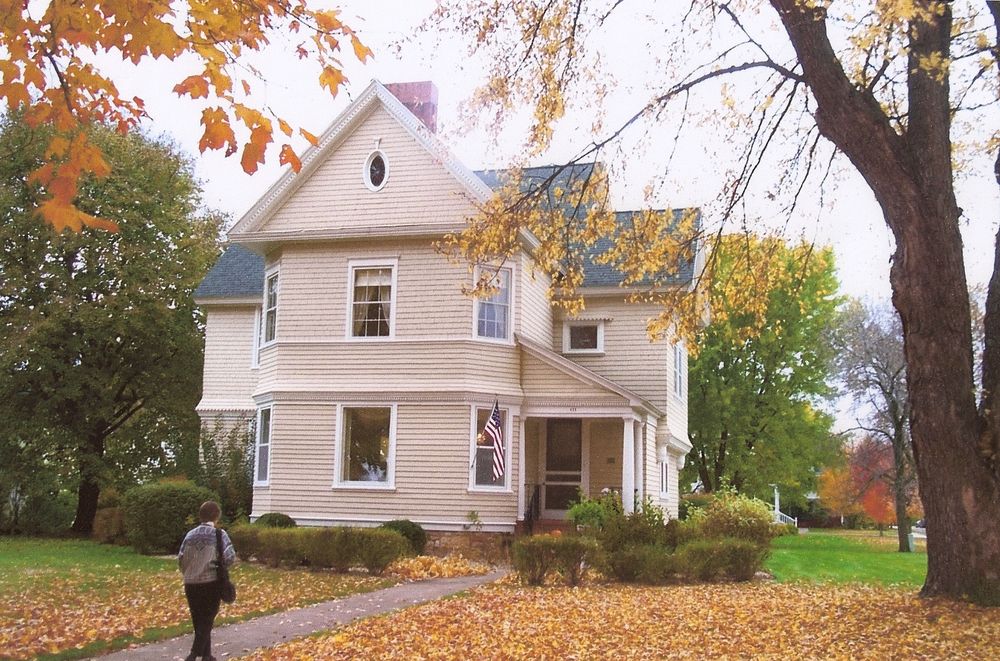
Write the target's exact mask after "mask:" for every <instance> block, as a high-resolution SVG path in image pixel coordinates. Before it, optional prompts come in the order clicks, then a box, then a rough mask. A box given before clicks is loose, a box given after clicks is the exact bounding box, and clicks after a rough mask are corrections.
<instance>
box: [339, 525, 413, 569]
mask: <svg viewBox="0 0 1000 661" xmlns="http://www.w3.org/2000/svg"><path fill="white" fill-rule="evenodd" d="M352 533H353V534H354V536H355V539H356V540H357V557H358V560H359V561H360V562H361V564H362V565H364V567H365V569H367V570H368V573H369V574H371V575H373V576H381V575H382V572H384V571H385V570H386V567H388V566H389V565H391V564H392V563H393V562H395V561H396V560H398V559H399V558H401V557H403V556H404V555H406V553H407V551H409V550H410V542H409V541H407V539H406V538H405V537H403V535H401V534H400V533H398V532H396V531H395V530H386V529H384V528H355V529H353V530H352Z"/></svg>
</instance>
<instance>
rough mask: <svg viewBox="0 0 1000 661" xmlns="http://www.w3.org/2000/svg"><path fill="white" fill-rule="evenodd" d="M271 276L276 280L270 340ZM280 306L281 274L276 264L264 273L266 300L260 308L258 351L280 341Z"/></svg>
mask: <svg viewBox="0 0 1000 661" xmlns="http://www.w3.org/2000/svg"><path fill="white" fill-rule="evenodd" d="M271 278H275V281H274V282H275V285H274V337H272V338H271V339H270V340H268V339H267V312H268V307H267V284H268V282H269V281H270V280H271ZM280 307H281V275H280V273H279V272H278V267H277V266H274V267H272V268H270V269H268V270H267V271H266V272H265V273H264V300H263V301H261V305H260V310H261V313H260V339H261V342H260V345H259V348H258V351H259V350H260V349H265V348H267V347H269V346H271V345H272V344H274V343H275V342H277V341H278V310H279V308H280Z"/></svg>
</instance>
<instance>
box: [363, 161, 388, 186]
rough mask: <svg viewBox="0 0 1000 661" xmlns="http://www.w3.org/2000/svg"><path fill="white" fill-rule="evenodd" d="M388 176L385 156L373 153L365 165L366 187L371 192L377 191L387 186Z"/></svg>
mask: <svg viewBox="0 0 1000 661" xmlns="http://www.w3.org/2000/svg"><path fill="white" fill-rule="evenodd" d="M388 175H389V172H388V168H387V167H386V163H385V155H384V154H383V153H382V152H380V151H374V152H372V153H371V155H370V156H369V157H368V162H367V163H366V164H365V185H367V186H368V188H370V189H371V190H373V191H377V190H379V189H381V188H382V187H383V186H385V180H386V179H387V178H388Z"/></svg>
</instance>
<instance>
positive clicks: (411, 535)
mask: <svg viewBox="0 0 1000 661" xmlns="http://www.w3.org/2000/svg"><path fill="white" fill-rule="evenodd" d="M379 527H380V528H386V529H388V530H395V531H396V532H398V533H399V534H401V535H402V536H403V537H405V538H406V539H407V541H409V542H410V550H411V551H412V552H413V554H414V555H421V554H423V552H424V548H425V547H426V546H427V533H426V532H425V531H424V529H423V528H421V527H420V524H418V523H414V522H413V521H410V520H409V519H396V520H395V521H388V522H386V523H383V524H382V525H381V526H379Z"/></svg>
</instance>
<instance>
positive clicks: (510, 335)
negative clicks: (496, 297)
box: [472, 266, 517, 346]
mask: <svg viewBox="0 0 1000 661" xmlns="http://www.w3.org/2000/svg"><path fill="white" fill-rule="evenodd" d="M487 268H489V269H490V270H491V271H492V270H497V271H507V273H508V274H510V275H509V277H508V278H507V282H509V283H510V303H509V304H508V314H507V337H504V338H500V337H483V336H481V335H480V334H479V304H480V302H481V301H480V299H479V297H478V296H477V297H476V298H475V303H474V304H473V306H472V339H474V340H478V341H480V342H491V343H493V344H503V345H506V346H511V345H513V344H514V309H515V308H516V307H517V306H516V305H515V304H514V303H515V301H516V299H515V298H514V294H515V290H514V269H513V268H512V267H510V266H501V267H499V268H497V269H494V267H487ZM480 269H481V267H479V266H477V267H476V268H475V269H473V273H472V285H473V286H475V285H476V283H477V282H479V275H480V272H481V271H480Z"/></svg>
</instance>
